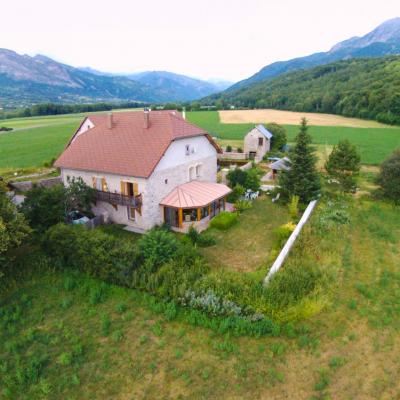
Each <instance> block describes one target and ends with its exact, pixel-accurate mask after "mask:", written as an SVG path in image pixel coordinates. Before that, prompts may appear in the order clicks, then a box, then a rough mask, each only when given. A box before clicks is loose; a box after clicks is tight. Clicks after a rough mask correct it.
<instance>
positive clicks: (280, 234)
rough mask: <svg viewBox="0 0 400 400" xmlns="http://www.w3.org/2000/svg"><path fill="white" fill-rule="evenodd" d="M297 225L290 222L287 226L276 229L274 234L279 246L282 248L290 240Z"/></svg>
mask: <svg viewBox="0 0 400 400" xmlns="http://www.w3.org/2000/svg"><path fill="white" fill-rule="evenodd" d="M295 228H296V225H295V224H294V223H293V222H288V223H287V224H284V225H281V226H278V228H275V230H274V233H275V235H276V237H277V241H278V246H279V247H282V246H283V245H284V244H285V242H286V241H287V240H288V238H289V236H290V235H291V234H292V232H293V231H294V230H295Z"/></svg>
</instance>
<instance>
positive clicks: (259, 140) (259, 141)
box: [258, 137, 264, 146]
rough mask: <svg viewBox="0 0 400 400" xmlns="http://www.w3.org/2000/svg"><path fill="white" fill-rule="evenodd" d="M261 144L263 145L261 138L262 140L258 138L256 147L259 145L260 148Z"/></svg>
mask: <svg viewBox="0 0 400 400" xmlns="http://www.w3.org/2000/svg"><path fill="white" fill-rule="evenodd" d="M263 143H264V140H263V138H262V137H260V138H258V145H259V146H262V145H263Z"/></svg>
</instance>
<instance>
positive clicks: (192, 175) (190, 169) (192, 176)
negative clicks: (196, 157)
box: [189, 167, 194, 181]
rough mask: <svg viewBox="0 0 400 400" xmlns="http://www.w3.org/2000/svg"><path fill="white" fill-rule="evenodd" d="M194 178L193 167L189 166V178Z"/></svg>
mask: <svg viewBox="0 0 400 400" xmlns="http://www.w3.org/2000/svg"><path fill="white" fill-rule="evenodd" d="M193 179H194V167H190V168H189V180H190V181H192V180H193Z"/></svg>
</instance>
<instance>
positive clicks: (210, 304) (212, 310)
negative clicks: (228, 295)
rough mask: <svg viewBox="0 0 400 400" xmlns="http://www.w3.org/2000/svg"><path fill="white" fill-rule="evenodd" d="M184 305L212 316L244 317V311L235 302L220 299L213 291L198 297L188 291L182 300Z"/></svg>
mask: <svg viewBox="0 0 400 400" xmlns="http://www.w3.org/2000/svg"><path fill="white" fill-rule="evenodd" d="M182 303H183V304H184V305H187V306H189V307H191V308H194V309H198V310H202V311H204V312H206V313H207V314H210V315H214V316H215V315H236V316H240V315H242V309H241V307H240V306H238V305H237V304H235V303H234V302H233V301H230V300H226V299H222V298H220V297H218V296H217V295H216V294H215V293H214V292H213V291H212V290H209V291H207V292H206V293H203V294H199V295H197V294H196V293H195V292H193V291H191V290H188V291H187V292H186V293H185V296H184V297H183V298H182Z"/></svg>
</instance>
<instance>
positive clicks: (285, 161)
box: [269, 157, 290, 179]
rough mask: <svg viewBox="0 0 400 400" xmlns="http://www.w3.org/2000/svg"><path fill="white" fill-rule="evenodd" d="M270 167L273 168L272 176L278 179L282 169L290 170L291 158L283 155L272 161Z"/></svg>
mask: <svg viewBox="0 0 400 400" xmlns="http://www.w3.org/2000/svg"><path fill="white" fill-rule="evenodd" d="M269 167H270V168H271V170H272V178H273V179H276V177H277V175H278V173H279V172H280V171H288V170H289V169H290V160H289V158H287V157H283V158H281V159H279V160H277V161H274V162H273V163H271V164H270V165H269Z"/></svg>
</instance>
